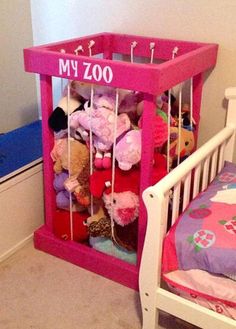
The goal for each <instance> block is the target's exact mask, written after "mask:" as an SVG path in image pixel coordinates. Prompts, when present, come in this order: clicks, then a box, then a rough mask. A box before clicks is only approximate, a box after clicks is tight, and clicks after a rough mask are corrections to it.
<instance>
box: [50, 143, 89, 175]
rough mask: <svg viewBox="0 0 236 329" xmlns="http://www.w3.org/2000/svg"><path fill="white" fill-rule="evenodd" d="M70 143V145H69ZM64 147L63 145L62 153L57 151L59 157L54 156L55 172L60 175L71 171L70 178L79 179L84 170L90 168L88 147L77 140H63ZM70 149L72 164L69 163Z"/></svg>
mask: <svg viewBox="0 0 236 329" xmlns="http://www.w3.org/2000/svg"><path fill="white" fill-rule="evenodd" d="M69 143H70V145H69ZM62 144H63V146H62V145H61V146H60V147H61V151H60V152H58V151H57V156H56V157H55V156H54V160H55V163H54V167H53V169H54V172H55V173H56V174H59V173H61V172H62V171H63V169H65V170H69V169H70V177H71V178H77V177H78V176H79V175H80V173H81V172H82V171H83V169H84V168H86V167H89V150H88V147H87V146H86V145H85V144H83V143H81V142H79V141H77V140H75V139H69V140H68V141H67V139H66V138H65V139H63V141H62ZM68 147H70V164H69V163H68ZM53 152H54V154H55V153H56V151H55V149H54V150H53Z"/></svg>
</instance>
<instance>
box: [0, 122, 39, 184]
mask: <svg viewBox="0 0 236 329" xmlns="http://www.w3.org/2000/svg"><path fill="white" fill-rule="evenodd" d="M41 157H42V123H41V121H40V120H38V121H35V122H32V123H30V124H28V125H26V126H23V127H20V128H17V129H15V130H12V131H9V132H7V133H5V134H3V135H0V178H2V177H4V176H6V175H9V174H10V173H13V172H14V171H16V170H19V169H20V168H22V167H24V166H26V165H28V164H30V163H31V162H32V161H35V160H37V159H39V158H41Z"/></svg>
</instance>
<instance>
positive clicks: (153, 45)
mask: <svg viewBox="0 0 236 329" xmlns="http://www.w3.org/2000/svg"><path fill="white" fill-rule="evenodd" d="M150 50H151V57H150V64H153V59H154V51H155V42H150Z"/></svg>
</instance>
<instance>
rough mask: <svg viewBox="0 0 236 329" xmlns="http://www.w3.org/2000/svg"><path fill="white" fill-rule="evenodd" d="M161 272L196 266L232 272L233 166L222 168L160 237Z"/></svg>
mask: <svg viewBox="0 0 236 329" xmlns="http://www.w3.org/2000/svg"><path fill="white" fill-rule="evenodd" d="M162 264H163V272H164V273H168V272H170V271H173V270H177V269H181V270H190V269H200V270H204V271H208V272H210V273H213V274H220V275H226V276H235V275H236V166H235V165H234V164H232V163H229V162H226V164H225V166H224V168H223V169H222V171H221V172H220V174H218V175H217V177H216V178H215V179H214V180H213V182H212V183H211V184H210V185H209V187H208V188H207V189H206V190H205V191H204V192H202V193H200V194H199V195H198V196H197V197H196V198H195V199H194V200H193V201H192V202H191V203H190V205H189V206H188V208H187V209H186V211H185V212H184V213H183V214H182V215H181V216H180V218H179V219H178V220H177V221H176V223H175V225H174V226H173V227H172V228H171V229H170V231H169V233H168V234H167V236H166V238H165V240H164V248H163V262H162Z"/></svg>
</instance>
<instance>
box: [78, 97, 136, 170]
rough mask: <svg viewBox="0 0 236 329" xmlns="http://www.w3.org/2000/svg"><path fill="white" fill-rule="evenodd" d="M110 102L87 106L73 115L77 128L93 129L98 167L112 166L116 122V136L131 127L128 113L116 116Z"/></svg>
mask: <svg viewBox="0 0 236 329" xmlns="http://www.w3.org/2000/svg"><path fill="white" fill-rule="evenodd" d="M101 101H102V99H101V97H100V102H101ZM106 101H107V100H106ZM106 103H108V102H106ZM108 104H109V103H108ZM108 104H107V105H106V107H104V104H103V107H95V106H94V107H93V108H91V107H86V108H85V111H79V112H78V113H75V115H74V116H73V126H74V127H75V126H76V123H77V128H76V129H78V128H81V127H82V128H83V129H84V130H85V131H87V132H88V131H89V130H90V128H91V130H92V133H93V145H94V147H95V149H96V155H95V161H94V165H95V166H96V167H97V168H110V166H111V148H112V145H113V143H114V124H115V122H116V123H117V129H116V138H119V136H121V135H122V134H123V133H125V132H126V131H128V130H129V129H130V120H129V117H128V115H127V114H125V113H123V114H120V115H118V116H117V118H115V113H114V111H113V110H112V109H111V108H108ZM99 106H100V105H99Z"/></svg>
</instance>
